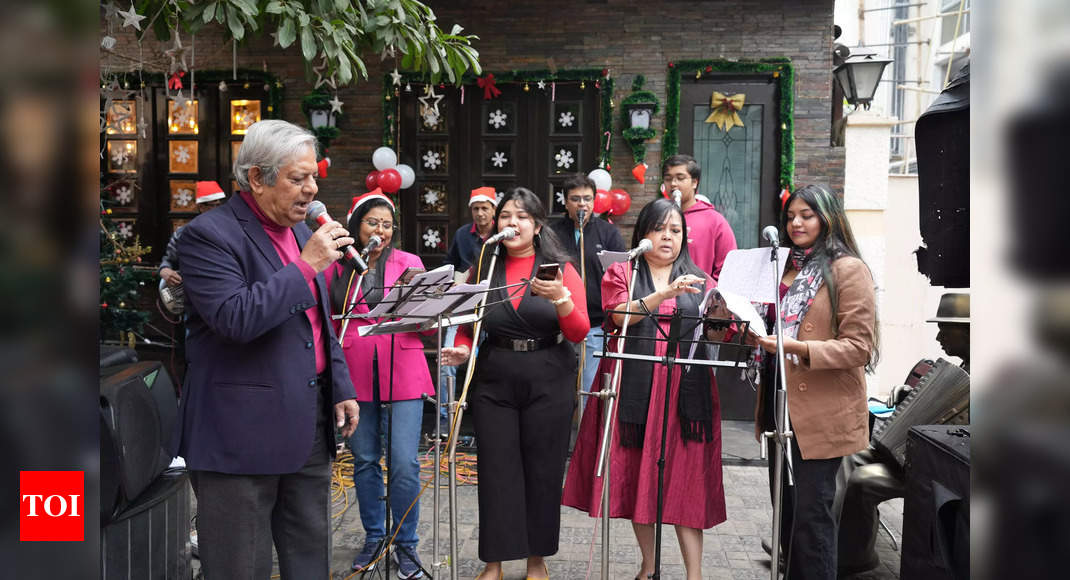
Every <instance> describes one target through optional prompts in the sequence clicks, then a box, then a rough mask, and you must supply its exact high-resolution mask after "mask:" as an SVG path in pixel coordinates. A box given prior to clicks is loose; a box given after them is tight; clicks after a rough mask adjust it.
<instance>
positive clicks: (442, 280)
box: [363, 264, 453, 318]
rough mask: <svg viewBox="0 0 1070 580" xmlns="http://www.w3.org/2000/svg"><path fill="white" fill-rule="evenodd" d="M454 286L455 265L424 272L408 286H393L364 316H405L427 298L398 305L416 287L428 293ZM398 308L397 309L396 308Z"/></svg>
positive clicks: (416, 276) (415, 277) (413, 278)
mask: <svg viewBox="0 0 1070 580" xmlns="http://www.w3.org/2000/svg"><path fill="white" fill-rule="evenodd" d="M452 284H453V265H452V264H446V265H445V266H440V267H438V268H435V269H434V270H431V271H429V272H423V273H421V274H417V275H415V276H413V277H412V281H411V282H410V283H409V284H408V285H395V286H391V288H390V291H389V292H387V294H386V296H384V297H383V299H382V301H380V302H379V304H378V305H376V307H375V308H372V309H371V310H370V311H369V312H368V313H367V314H365V315H363V317H364V318H380V317H382V316H385V315H387V314H390V315H392V316H403V315H405V314H408V313H410V312H411V311H412V309H413V308H415V307H416V306H417V305H418V304H419V303H420V302H423V300H425V299H426V298H420V299H418V300H406V301H405V303H403V304H398V303H399V302H401V301H402V300H405V299H406V297H408V296H409V295H410V294H411V293H412V292H413V291H414V287H416V286H419V287H420V290H422V291H424V292H427V291H430V290H432V289H434V288H439V289H441V290H444V289H445V288H448V287H450V286H451V285H452ZM395 307H396V308H395Z"/></svg>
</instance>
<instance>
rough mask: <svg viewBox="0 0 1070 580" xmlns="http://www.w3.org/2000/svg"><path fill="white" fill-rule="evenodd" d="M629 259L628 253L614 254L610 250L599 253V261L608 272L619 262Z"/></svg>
mask: <svg viewBox="0 0 1070 580" xmlns="http://www.w3.org/2000/svg"><path fill="white" fill-rule="evenodd" d="M627 259H628V252H613V251H610V250H602V251H601V252H598V261H599V262H601V263H602V269H603V270H608V269H609V267H610V266H612V265H613V264H616V263H617V262H624V261H625V260H627Z"/></svg>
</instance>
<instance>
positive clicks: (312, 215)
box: [305, 200, 368, 274]
mask: <svg viewBox="0 0 1070 580" xmlns="http://www.w3.org/2000/svg"><path fill="white" fill-rule="evenodd" d="M329 221H331V216H329V215H327V206H325V205H323V202H322V201H319V200H316V201H313V202H312V203H310V204H308V213H307V214H305V223H307V224H308V227H310V228H312V229H314V230H315V229H319V227H320V226H322V225H323V224H325V223H327V222H329ZM338 251H339V252H342V257H341V258H340V259H339V260H338V261H339V262H345V263H346V264H348V265H350V266H353V268H354V269H356V271H357V274H364V272H367V271H368V264H367V263H366V262H365V261H364V260H363V259H361V257H360V254H358V253H357V250H355V249H354V248H353V246H342V247H341V248H338Z"/></svg>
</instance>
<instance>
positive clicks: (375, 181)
mask: <svg viewBox="0 0 1070 580" xmlns="http://www.w3.org/2000/svg"><path fill="white" fill-rule="evenodd" d="M364 187H365V188H367V189H365V190H364V191H375V188H376V187H379V172H378V171H377V170H375V169H372V170H371V171H369V172H368V177H365V178H364Z"/></svg>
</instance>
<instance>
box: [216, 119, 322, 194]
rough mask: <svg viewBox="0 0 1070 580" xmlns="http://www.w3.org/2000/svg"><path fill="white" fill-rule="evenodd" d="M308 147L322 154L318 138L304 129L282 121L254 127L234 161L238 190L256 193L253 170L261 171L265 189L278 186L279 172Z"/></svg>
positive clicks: (264, 123)
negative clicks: (276, 183) (250, 182)
mask: <svg viewBox="0 0 1070 580" xmlns="http://www.w3.org/2000/svg"><path fill="white" fill-rule="evenodd" d="M306 147H311V148H312V151H313V152H315V153H318V150H317V147H316V136H315V135H313V134H312V132H310V131H309V130H308V129H305V128H304V127H298V126H297V125H294V124H293V123H290V122H287V121H279V120H269V121H259V122H257V123H253V124H252V125H250V126H249V130H248V131H247V132H246V133H245V139H244V140H243V141H242V144H241V149H239V150H238V157H237V158H236V159H235V160H234V179H235V181H237V182H238V187H239V188H240V189H241V190H242V191H252V190H251V188H250V187H249V170H250V169H252V168H253V167H259V168H260V175H261V178H260V180H261V181H262V182H263V183H264V185H269V186H270V185H275V180H276V179H278V177H279V168H281V167H282V166H284V165H286V164H288V163H290V162H292V161H293V160H294V159H295V158H297V156H298V155H299V154H300V153H301V151H302V150H303V149H304V148H306Z"/></svg>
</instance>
